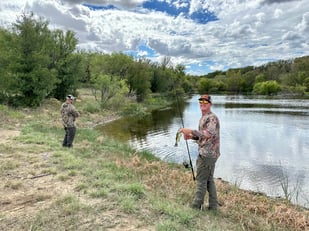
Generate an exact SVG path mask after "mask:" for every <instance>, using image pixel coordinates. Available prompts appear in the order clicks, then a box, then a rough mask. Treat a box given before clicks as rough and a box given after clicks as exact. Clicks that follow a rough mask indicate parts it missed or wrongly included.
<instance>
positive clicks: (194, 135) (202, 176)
mask: <svg viewBox="0 0 309 231" xmlns="http://www.w3.org/2000/svg"><path fill="white" fill-rule="evenodd" d="M199 104H200V109H201V112H202V117H201V118H200V121H199V129H198V130H191V129H189V128H182V129H181V132H182V133H183V134H184V138H185V139H193V140H196V141H197V143H198V153H199V155H198V158H197V160H196V168H197V176H196V181H197V185H196V193H195V197H194V200H193V203H192V205H191V207H192V208H195V209H202V207H203V204H204V197H205V194H206V190H207V191H208V193H209V198H208V202H209V205H208V209H210V210H216V209H217V207H218V199H217V189H216V185H215V182H214V178H213V176H214V171H215V163H216V161H217V159H218V158H219V156H220V124H219V119H218V117H217V116H216V115H215V114H214V113H213V112H212V111H211V106H212V101H211V97H210V96H209V95H202V96H201V97H200V98H199Z"/></svg>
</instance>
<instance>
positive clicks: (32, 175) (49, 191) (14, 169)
mask: <svg viewBox="0 0 309 231" xmlns="http://www.w3.org/2000/svg"><path fill="white" fill-rule="evenodd" d="M19 134H20V131H18V130H3V129H1V130H0V145H3V146H4V147H5V148H3V149H4V150H8V151H7V152H3V151H0V161H1V162H2V163H5V164H4V166H1V168H2V169H1V172H2V173H3V174H1V175H2V176H1V181H0V188H1V191H0V230H23V229H21V227H23V224H22V223H23V222H25V221H29V220H31V219H33V218H34V217H35V216H37V215H38V213H40V211H44V210H45V209H48V208H49V207H50V206H51V205H52V204H53V203H55V201H56V200H57V199H58V198H61V197H64V196H66V195H73V194H75V195H76V191H74V188H75V187H76V185H77V183H78V180H79V179H78V177H74V178H72V180H71V179H70V181H61V180H59V175H57V174H51V173H48V172H47V173H44V171H42V169H44V167H46V166H49V165H50V156H51V155H52V153H47V152H44V153H40V154H39V155H38V154H37V153H29V152H27V151H25V150H29V147H27V148H26V147H24V148H22V146H23V145H25V144H17V146H18V151H16V150H14V154H12V153H10V149H11V148H13V145H14V146H15V147H16V141H15V140H14V138H15V137H17V136H19ZM78 197H79V200H80V201H81V202H82V203H83V202H85V203H87V205H88V206H89V205H90V206H91V204H93V205H96V204H97V203H98V202H99V201H98V200H96V199H90V198H89V197H87V198H84V196H83V195H82V194H80V195H78ZM100 203H102V201H100ZM108 203H110V202H108ZM80 224H81V225H80V226H79V229H78V230H91V228H92V227H93V226H94V227H96V229H97V227H101V228H102V230H111V231H112V230H113V231H118V230H119V231H120V230H125V231H129V230H137V229H138V230H141V231H143V230H145V231H146V230H147V231H149V230H154V228H152V227H148V226H147V227H143V226H145V224H141V222H140V221H138V219H136V218H134V217H131V216H129V215H128V214H124V213H122V212H120V211H118V210H117V209H116V210H110V211H105V212H103V213H100V214H96V216H95V217H87V218H82V219H81V221H80ZM29 230H32V229H31V227H30V229H29Z"/></svg>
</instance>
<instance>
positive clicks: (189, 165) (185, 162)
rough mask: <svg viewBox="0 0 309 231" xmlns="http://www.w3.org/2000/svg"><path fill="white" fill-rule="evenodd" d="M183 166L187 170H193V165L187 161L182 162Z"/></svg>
mask: <svg viewBox="0 0 309 231" xmlns="http://www.w3.org/2000/svg"><path fill="white" fill-rule="evenodd" d="M182 165H183V166H184V167H185V168H191V164H189V163H188V162H187V161H184V162H182Z"/></svg>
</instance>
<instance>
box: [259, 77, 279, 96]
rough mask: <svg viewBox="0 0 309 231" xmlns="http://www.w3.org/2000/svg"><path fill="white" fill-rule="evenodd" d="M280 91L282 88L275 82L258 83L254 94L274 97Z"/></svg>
mask: <svg viewBox="0 0 309 231" xmlns="http://www.w3.org/2000/svg"><path fill="white" fill-rule="evenodd" d="M279 91H280V86H279V84H278V83H277V81H275V80H270V81H265V82H259V83H256V84H255V85H254V87H253V93H255V94H260V95H274V94H277V93H278V92H279Z"/></svg>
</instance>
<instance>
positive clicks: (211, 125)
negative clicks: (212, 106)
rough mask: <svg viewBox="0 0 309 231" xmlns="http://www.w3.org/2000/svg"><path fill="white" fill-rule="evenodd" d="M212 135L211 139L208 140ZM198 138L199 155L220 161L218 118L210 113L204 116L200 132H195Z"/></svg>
mask: <svg viewBox="0 0 309 231" xmlns="http://www.w3.org/2000/svg"><path fill="white" fill-rule="evenodd" d="M208 134H210V135H211V136H210V137H209V138H206V136H208ZM193 135H194V136H195V137H196V138H197V143H198V146H199V147H198V152H199V155H201V156H205V157H210V158H215V159H218V158H219V156H220V123H219V119H218V117H217V116H216V115H215V114H214V113H213V112H209V113H207V114H206V115H204V116H202V117H201V119H200V122H199V130H198V131H197V130H194V131H193Z"/></svg>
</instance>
